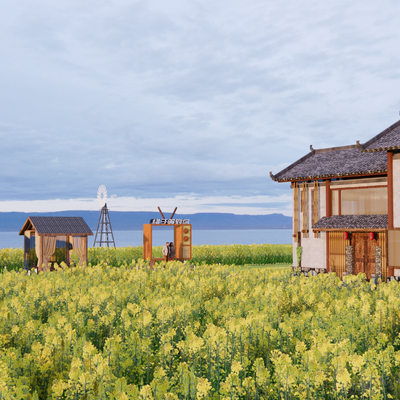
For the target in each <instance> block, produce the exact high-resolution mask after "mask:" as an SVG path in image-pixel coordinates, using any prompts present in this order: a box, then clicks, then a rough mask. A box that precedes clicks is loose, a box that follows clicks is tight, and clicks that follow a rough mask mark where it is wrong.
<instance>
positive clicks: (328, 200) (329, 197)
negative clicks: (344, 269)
mask: <svg viewBox="0 0 400 400" xmlns="http://www.w3.org/2000/svg"><path fill="white" fill-rule="evenodd" d="M325 199H326V202H325V208H326V210H325V212H326V218H329V217H330V216H332V192H331V187H330V180H329V179H326V180H325ZM326 272H329V232H326Z"/></svg>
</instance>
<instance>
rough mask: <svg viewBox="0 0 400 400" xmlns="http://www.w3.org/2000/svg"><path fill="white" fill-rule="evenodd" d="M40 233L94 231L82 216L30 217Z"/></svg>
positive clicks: (88, 232)
mask: <svg viewBox="0 0 400 400" xmlns="http://www.w3.org/2000/svg"><path fill="white" fill-rule="evenodd" d="M29 219H30V220H31V221H32V224H33V226H34V227H35V229H36V231H37V232H38V233H39V234H46V233H48V234H60V235H66V234H85V235H93V232H92V231H91V229H90V228H89V226H88V225H87V224H86V222H85V220H84V219H83V218H82V217H29Z"/></svg>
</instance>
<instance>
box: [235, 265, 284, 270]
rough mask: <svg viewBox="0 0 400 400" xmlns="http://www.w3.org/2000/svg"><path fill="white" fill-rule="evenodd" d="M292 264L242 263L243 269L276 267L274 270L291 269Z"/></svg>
mask: <svg viewBox="0 0 400 400" xmlns="http://www.w3.org/2000/svg"><path fill="white" fill-rule="evenodd" d="M291 266H292V264H261V265H254V264H248V265H242V266H241V267H240V268H241V269H274V270H284V269H289V268H290V267H291Z"/></svg>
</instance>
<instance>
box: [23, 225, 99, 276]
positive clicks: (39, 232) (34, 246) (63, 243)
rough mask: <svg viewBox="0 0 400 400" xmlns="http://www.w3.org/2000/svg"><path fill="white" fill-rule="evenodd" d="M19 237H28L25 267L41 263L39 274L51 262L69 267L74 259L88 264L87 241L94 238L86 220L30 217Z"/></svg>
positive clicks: (25, 243) (25, 244)
mask: <svg viewBox="0 0 400 400" xmlns="http://www.w3.org/2000/svg"><path fill="white" fill-rule="evenodd" d="M19 234H20V235H23V236H24V267H25V268H29V267H31V265H30V263H29V260H32V258H33V259H35V260H36V259H37V266H38V268H39V271H42V270H44V271H46V270H47V269H48V267H49V266H48V265H49V263H51V262H60V261H65V263H66V264H67V265H69V264H70V257H71V256H72V255H75V256H76V257H77V258H79V263H80V264H81V265H82V264H83V263H87V247H88V246H87V237H88V236H93V232H92V231H91V229H90V228H89V226H88V225H87V224H86V222H85V221H84V219H83V218H82V217H28V219H27V220H26V222H25V223H24V225H23V227H22V229H21V231H20V232H19Z"/></svg>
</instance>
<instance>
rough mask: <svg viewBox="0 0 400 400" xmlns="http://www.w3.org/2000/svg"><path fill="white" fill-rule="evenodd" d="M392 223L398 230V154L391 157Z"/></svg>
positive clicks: (399, 164) (399, 208)
mask: <svg viewBox="0 0 400 400" xmlns="http://www.w3.org/2000/svg"><path fill="white" fill-rule="evenodd" d="M393 222H394V227H395V228H400V154H395V155H394V156H393Z"/></svg>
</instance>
